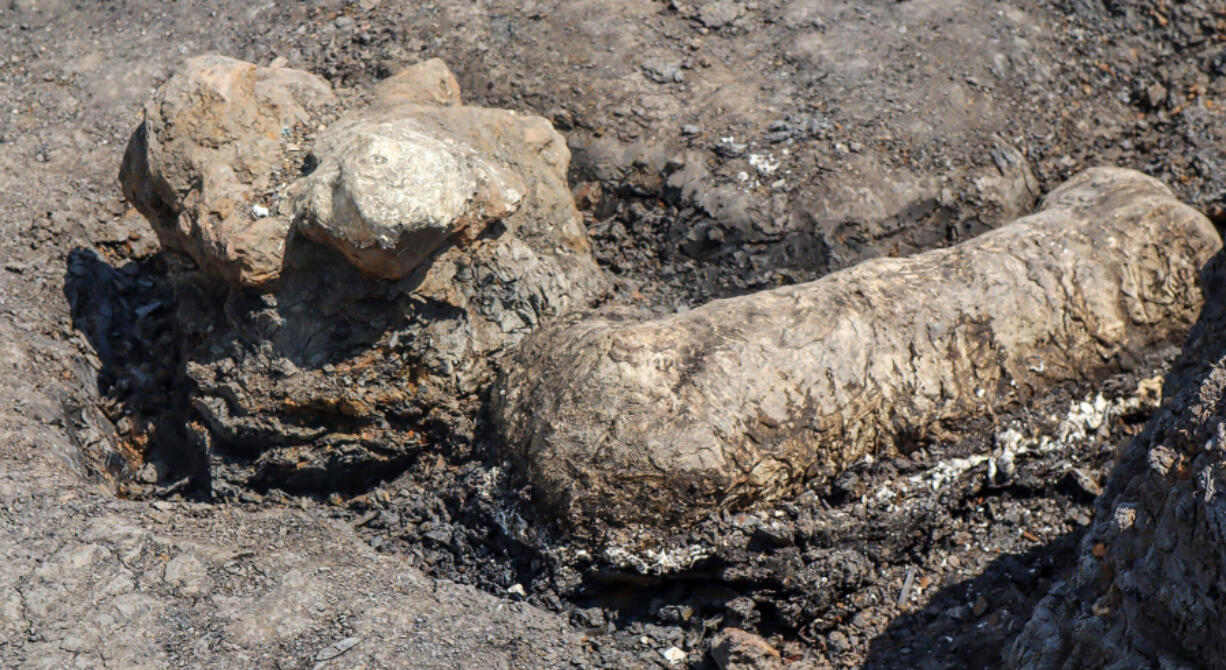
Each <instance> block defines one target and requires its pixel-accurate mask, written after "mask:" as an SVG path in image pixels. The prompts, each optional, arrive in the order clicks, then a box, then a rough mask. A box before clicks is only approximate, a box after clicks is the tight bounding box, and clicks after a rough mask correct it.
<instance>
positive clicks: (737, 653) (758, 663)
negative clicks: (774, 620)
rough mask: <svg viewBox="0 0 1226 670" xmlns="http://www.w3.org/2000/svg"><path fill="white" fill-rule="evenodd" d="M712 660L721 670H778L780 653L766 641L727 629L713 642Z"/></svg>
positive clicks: (736, 630) (751, 634)
mask: <svg viewBox="0 0 1226 670" xmlns="http://www.w3.org/2000/svg"><path fill="white" fill-rule="evenodd" d="M711 658H712V659H713V660H714V661H715V665H717V666H718V667H719V669H720V670H776V669H777V668H782V667H784V666H783V660H782V658H780V654H779V651H778V650H777V649H775V648H774V647H772V646H770V645H769V644H767V642H766V640H763V639H762V638H761V637H758V636H757V635H754V634H753V633H750V632H747V631H743V630H741V629H739V628H725V629H723V630H722V631H720V632H719V634H718V635H716V636H715V638H714V639H713V640H712V641H711Z"/></svg>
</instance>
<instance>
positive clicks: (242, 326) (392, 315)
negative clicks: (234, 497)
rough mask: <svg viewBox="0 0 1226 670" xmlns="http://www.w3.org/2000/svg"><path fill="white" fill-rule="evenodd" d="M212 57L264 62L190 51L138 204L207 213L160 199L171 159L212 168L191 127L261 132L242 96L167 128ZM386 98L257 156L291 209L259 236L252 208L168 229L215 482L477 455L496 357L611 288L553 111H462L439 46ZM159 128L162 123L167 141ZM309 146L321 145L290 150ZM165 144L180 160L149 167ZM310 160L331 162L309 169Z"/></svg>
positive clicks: (212, 197) (221, 196)
mask: <svg viewBox="0 0 1226 670" xmlns="http://www.w3.org/2000/svg"><path fill="white" fill-rule="evenodd" d="M201 63H206V64H208V63H212V65H210V66H209V67H212V68H221V70H223V71H226V72H232V73H238V74H242V73H245V72H250V71H252V70H253V69H254V71H255V72H257V73H258V72H260V71H262V69H260V68H255V66H252V65H250V64H247V63H241V62H239V61H233V60H230V59H220V58H217V57H205V59H203V60H201V59H193V60H191V61H189V62H188V65H187V67H186V68H185V69H184V72H183V73H182V74H179V75H175V77H172V78H171V82H170V83H168V84H167V85H166V87H164V88H163V89H161V90H159V92H158V93H157V94H156V95H155V98H154V101H153V102H151V103H150V104H149V105H148V106H147V111H146V123H145V128H144V130H142V131H141V132H138V133H137V134H136V136H135V137H134V139H133V143H132V146H131V147H130V149H129V152H128V155H129V160H128V162H127V163H126V164H125V168H124V171H123V181H124V185H125V192H126V193H129V194H130V195H129V197H132V198H144V199H139V200H137V202H138V203H142V204H143V205H144V206H143V209H144V210H148V211H149V212H150V213H152V214H154V215H159V214H167V216H168V218H170V219H171V220H174V221H180V222H182V221H186V220H188V219H191V217H192V216H195V215H194V214H192V213H191V212H192V211H194V210H190V209H181V210H180V209H176V208H180V207H181V206H182V205H181V203H179V201H177V200H173V199H169V198H166V197H164V196H165V194H164V193H163V191H162V190H160V189H159V188H158V184H160V182H159V181H158V177H157V175H159V174H162V173H163V172H164V170H161V169H160V168H156V166H158V165H196V163H193V162H192V161H193V160H195V157H196V156H198V155H201V154H200V151H201V150H200V149H199V147H198V143H197V142H196V135H195V134H193V133H194V130H193V129H197V128H202V127H206V126H216V127H219V128H231V127H235V128H239V130H243V129H245V128H246V126H235V123H234V122H233V121H232V120H231V119H230V118H229V115H239V116H240V117H241V116H242V115H243V114H248V113H249V112H251V109H249V106H248V103H247V102H244V100H243V99H238V98H234V99H230V100H228V101H224V100H222V99H221V98H218V97H217V96H205V95H202V96H201V99H202V100H203V101H204V102H202V103H201V104H200V105H197V106H195V107H192V108H190V109H188V110H187V111H183V112H182V113H180V114H178V115H177V116H175V117H174V118H175V123H174V124H167V125H165V126H163V125H161V124H160V122H156V119H155V114H154V111H156V110H164V109H167V104H168V103H167V102H166V101H167V100H168V99H170V98H171V97H173V96H172V94H173V93H174V91H178V90H180V89H183V88H186V89H188V90H193V91H194V90H197V89H198V88H200V86H199V85H197V84H195V83H193V82H194V81H195V78H198V75H197V73H198V72H199V71H200V69H201V67H202V66H201ZM272 72H273V73H274V74H275V76H276V77H278V78H295V79H302V78H304V77H311V75H307V74H306V73H294V71H291V70H286V69H284V68H274V69H272ZM244 76H245V75H244ZM269 76H272V75H269ZM279 80H280V79H278V81H279ZM210 90H211V89H210ZM369 93H370V95H369V96H368V98H369V100H370V104H368V105H363V106H355V108H353V109H349V110H347V111H346V112H345V113H344V115H342V116H340V117H339V118H337V119H336V120H335V121H333V122H332V123H331V124H325V123H323V121H325V120H326V119H327V118H331V117H329V116H326V115H324V116H321V117H319V118H315V117H311V118H307V119H306V122H305V123H303V124H302V126H300V127H297V129H296V130H295V129H291V130H293V131H294V132H297V133H301V134H302V135H301V136H293V133H291V136H290V137H287V136H284V134H283V135H282V136H281V137H280V138H279V139H278V140H276V141H274V142H272V143H271V144H270V145H269V147H271V148H269V152H270V156H272V158H269V159H268V160H265V161H263V162H258V163H257V162H252V164H251V172H252V174H251V176H250V180H251V182H252V183H253V184H258V185H260V187H261V188H263V189H265V190H264V191H263V192H264V193H272V194H273V195H274V196H275V197H274V198H272V200H271V201H269V204H268V205H267V206H266V209H267V210H268V216H266V217H264V218H265V219H269V220H271V219H276V220H277V221H280V222H281V223H282V224H283V225H278V226H276V227H270V228H267V229H261V230H265V232H269V231H271V232H270V234H268V235H263V236H260V237H259V238H258V240H256V242H258V244H254V245H250V244H249V245H247V246H242V243H244V242H245V241H250V240H251V239H252V238H251V236H250V235H249V232H250V229H249V228H245V227H244V222H248V223H249V222H250V217H246V215H244V217H245V218H241V219H235V220H233V221H230V220H227V221H230V223H227V224H226V225H224V226H214V227H213V228H209V229H205V228H204V227H201V226H195V227H193V226H186V227H183V228H182V229H174V230H173V231H171V230H170V229H168V228H167V227H165V226H162V227H159V229H158V230H159V233H162V240H163V244H164V246H165V248H166V249H167V250H168V251H170V252H171V255H172V256H174V257H175V261H174V262H173V263H172V280H173V281H174V282H175V297H176V300H177V303H178V305H177V310H178V312H177V316H178V319H179V324H180V328H181V331H182V333H181V334H182V340H181V341H182V343H183V351H182V355H183V358H184V360H185V365H184V367H185V370H184V371H185V373H186V376H187V377H188V378H189V379H190V380H191V382H192V386H193V388H192V390H191V393H190V398H189V403H190V410H189V412H188V416H187V424H188V425H187V433H188V435H187V441H188V442H189V443H190V444H193V445H195V446H196V450H197V452H198V453H199V456H200V458H201V461H202V462H207V467H208V472H207V476H208V479H209V481H211V482H212V486H213V487H214V490H218V489H224V488H225V487H227V486H230V485H247V484H257V485H270V486H284V487H289V488H293V487H318V486H321V485H322V486H330V487H339V486H349V485H353V484H355V483H364V482H369V481H371V479H372V478H377V477H381V476H388V475H389V473H395V472H397V468H402V467H404V464H405V463H407V462H409V461H410V460H411V459H412V458H414V457H415V455H416V454H417V453H418V451H419V450H420V449H421V447H422V446H423V445H425V444H431V445H435V446H439V447H441V448H442V449H443V451H444V452H446V453H448V454H449V455H455V456H456V457H458V458H463V457H464V454H465V453H467V452H466V450H467V449H469V448H470V447H471V442H472V439H473V436H474V433H475V430H476V428H475V426H476V424H475V422H476V420H477V417H478V415H479V414H480V407H481V405H482V403H483V402H484V398H485V394H486V389H487V388H488V387H489V386H490V385H491V384H492V382H493V379H494V374H495V373H494V368H493V365H494V360H495V359H496V357H497V356H498V354H499V353H500V352H501V351H502V350H503V349H504V348H505V347H507V346H509V345H510V344H513V343H514V342H517V341H518V340H519V338H521V337H523V336H524V335H525V334H527V333H528V332H529V331H530V330H531V329H533V328H535V327H536V326H538V325H539V324H540V323H541V322H543V321H544V320H546V319H548V318H551V317H553V316H556V315H559V314H563V313H565V312H567V311H569V310H571V309H576V308H585V307H588V306H589V305H590V304H591V301H593V300H594V299H595V298H596V297H597V296H598V295H600V294H601V293H602V292H603V291H604V290H605V279H604V277H603V275H602V274H601V272H600V270H599V268H598V267H597V266H596V263H595V261H594V260H593V259H592V256H591V253H590V249H589V246H588V239H587V233H586V231H585V229H584V228H583V225H582V219H581V218H580V216H579V213H578V210H577V209H576V208H575V205H574V201H573V199H572V198H571V194H570V190H569V188H568V186H567V184H566V171H567V167H568V166H569V161H570V153H569V151H568V150H567V148H566V142H565V140H564V139H563V138H562V136H561V135H559V134H558V133H557V132H555V131H554V130H553V128H552V127H551V126H550V125H549V122H548V121H546V120H544V119H542V118H539V117H535V116H530V115H520V114H516V113H514V112H511V111H508V110H501V109H487V108H481V107H470V106H465V105H462V104H461V102H460V93H459V88H458V86H457V85H456V82H455V78H454V77H453V76H452V75H451V73H450V72H449V71H448V70H447V68H446V66H445V65H443V63H442V62H441V61H438V60H431V61H426V62H423V63H419V64H417V65H414V66H412V67H410V68H408V69H407V70H405V71H404V72H402V73H400V74H398V75H395V76H393V77H390V78H388V79H386V80H384V82H381V83H380V84H379V85H377V86H376V87H375V88H374V90H372V91H370V92H369ZM193 99H195V98H193ZM341 104H344V103H338V105H341ZM176 109H177V108H176ZM333 111H338V110H336V109H335V108H333ZM189 112H190V113H189ZM244 118H245V117H244ZM320 126H326V127H323V128H321V127H320ZM239 130H235V131H234V132H232V133H230V134H228V135H225V137H226V138H229V139H227V140H226V141H227V142H231V143H232V144H236V145H237V146H234V147H230V148H227V149H225V152H233V151H242V150H245V149H243V147H246V146H247V145H246V144H245V143H244V141H243V139H242V132H239ZM243 132H245V130H244V131H243ZM278 132H280V128H278ZM175 133H181V134H183V137H184V138H186V139H183V138H180V137H179V136H178V135H175ZM146 134H147V135H148V136H149V138H153V137H154V136H156V137H157V138H158V143H157V144H156V148H157V151H156V152H155V151H154V147H155V145H154V144H153V142H152V139H149V140H148V141H146V138H145V135H146ZM212 136H213V135H209V137H212ZM236 138H237V139H236ZM278 142H279V143H280V144H278ZM290 144H293V145H295V146H298V147H300V148H299V149H294V148H292V147H290V146H289V145H290ZM225 146H229V145H225ZM261 146H262V145H261ZM305 146H310V154H309V156H310V158H309V159H307V160H303V159H306V158H307V155H306V154H305V153H303V154H296V153H294V151H305ZM158 152H160V153H158ZM219 152H220V150H219ZM225 152H221V153H225ZM287 152H288V153H287ZM215 153H217V152H215ZM155 154H156V155H158V156H162V158H159V159H158V160H157V161H154V160H152V158H150V160H145V157H146V156H149V157H153V156H154V155H155ZM227 155H228V154H227ZM286 156H289V157H291V158H296V159H297V162H296V163H295V162H293V161H288V162H287V160H286ZM205 158H207V159H208V160H210V161H211V160H214V159H217V156H216V155H214V154H205ZM274 159H275V160H274ZM201 160H204V159H201ZM287 164H289V165H290V166H291V168H292V169H290V170H288V171H287V170H286V169H284V166H285V165H287ZM303 164H305V165H307V166H308V167H309V166H311V165H314V169H313V170H311V171H309V172H308V173H307V174H305V175H299V167H300V166H301V165H303ZM274 168H277V169H279V170H280V171H279V172H275V174H274ZM160 170H161V171H160ZM259 170H268V171H269V174H265V173H258V171H259ZM257 173H258V174H257ZM213 186H215V184H214V182H210V181H208V180H207V179H206V180H204V181H203V182H202V183H200V184H197V185H196V186H194V188H198V189H199V190H200V194H199V196H200V197H201V198H202V199H203V200H205V201H210V202H215V201H219V200H226V201H227V202H231V201H233V202H238V201H239V200H237V199H240V198H248V197H251V193H250V192H249V191H248V190H243V191H225V190H222V191H216V192H214V191H212V190H211V189H212V188H213ZM223 186H224V185H223ZM253 188H254V187H253ZM175 193H178V191H175ZM193 197H194V196H193ZM242 202H247V201H242ZM234 207H235V211H238V205H234ZM246 209H250V207H247V208H246ZM172 215H173V216H172ZM291 221H292V222H293V225H292V227H291V225H290V224H289V222H291ZM231 223H232V224H233V225H230V224H231ZM272 232H275V234H272ZM172 233H173V234H172ZM253 248H254V249H258V250H259V251H260V253H259V258H260V259H262V260H261V265H260V267H261V268H262V269H261V271H260V272H258V273H247V274H243V273H238V272H231V271H229V270H228V268H230V267H231V265H232V264H229V263H228V261H227V259H228V256H227V254H229V253H230V252H232V251H234V250H235V249H245V250H251V249H253ZM184 255H186V256H188V257H190V258H191V259H192V260H193V261H195V262H194V263H191V262H184V261H183V258H182V256H184ZM250 256H251V254H247V257H250ZM219 280H220V281H219ZM233 456H239V457H238V458H234V457H233ZM202 474H204V473H202Z"/></svg>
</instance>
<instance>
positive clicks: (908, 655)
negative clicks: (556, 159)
mask: <svg viewBox="0 0 1226 670" xmlns="http://www.w3.org/2000/svg"><path fill="white" fill-rule="evenodd" d="M1081 535H1082V531H1080V530H1079V531H1075V532H1070V533H1065V534H1064V535H1061V536H1059V537H1057V538H1056V539H1055V540H1052V541H1051V542H1048V543H1046V544H1042V545H1039V546H1036V547H1034V548H1033V549H1030V550H1029V551H1026V552H1023V553H1018V554H1004V555H1002V556H1000V557H999V558H997V559H996V560H994V561H992V562H991V563H989V564H988V566H987V568H986V569H985V570H984V571H983V572H981V573H980V574H978V575H976V576H974V577H973V578H971V579H967V580H964V581H960V582H957V583H955V584H953V585H951V586H946V587H945V588H942V589H940V590H939V591H937V592H936V593H935V594H934V595H933V596H932V598H930V599H929V600H928V602H927V604H926V605H925V606H924V607H923V609H920V610H916V611H913V612H909V613H907V614H903V615H901V616H899V617H897V618H895V619H894V620H893V621H892V622H891V623H890V625H889V627H888V628H886V630H885V631H884V632H882V634H881V635H879V636H877V638H876V639H874V640H873V641H872V643H871V644H870V645H869V652H868V657H867V659H866V660H865V664H864V667H865V668H874V669H878V670H887V669H891V670H892V669H895V668H897V669H899V670H901V669H904V668H906V669H908V670H909V669H913V668H914V669H928V668H932V669H936V668H998V667H1000V666H1001V664H1002V663H1003V657H1004V655H1005V654H1007V653H1008V650H1009V646H1010V645H1011V644H1012V643H1013V640H1014V638H1016V637H1017V635H1018V634H1019V633H1020V632H1021V631H1022V627H1023V626H1025V625H1026V621H1027V620H1028V619H1029V618H1030V614H1031V612H1032V611H1033V610H1034V606H1035V605H1036V604H1037V603H1038V602H1039V600H1040V599H1041V598H1042V597H1043V596H1044V595H1046V594H1047V592H1048V590H1049V589H1050V587H1051V585H1052V584H1053V583H1055V582H1057V581H1060V580H1062V579H1064V578H1065V577H1066V576H1067V575H1068V574H1069V573H1070V572H1071V570H1072V569H1073V568H1074V567H1075V566H1076V562H1077V547H1078V544H1079V543H1080V540H1081Z"/></svg>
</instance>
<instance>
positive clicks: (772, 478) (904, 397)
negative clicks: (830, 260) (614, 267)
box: [494, 168, 1221, 525]
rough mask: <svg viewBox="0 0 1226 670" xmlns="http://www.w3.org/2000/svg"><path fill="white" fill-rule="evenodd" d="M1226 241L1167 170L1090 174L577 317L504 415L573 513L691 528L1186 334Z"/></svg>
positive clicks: (545, 488)
mask: <svg viewBox="0 0 1226 670" xmlns="http://www.w3.org/2000/svg"><path fill="white" fill-rule="evenodd" d="M1220 246H1221V241H1220V239H1219V238H1218V235H1217V233H1216V231H1215V230H1214V228H1213V226H1212V225H1211V224H1210V223H1209V222H1208V221H1207V220H1206V219H1205V218H1204V217H1203V216H1202V215H1200V214H1199V213H1197V212H1196V211H1194V210H1193V209H1191V208H1190V207H1187V206H1185V205H1183V204H1180V203H1179V202H1178V201H1177V200H1176V199H1175V198H1174V196H1173V195H1172V194H1171V192H1170V191H1169V190H1168V189H1167V188H1166V187H1165V186H1164V185H1162V184H1161V183H1159V182H1158V181H1156V180H1154V179H1151V178H1149V177H1146V176H1144V175H1142V174H1140V173H1137V172H1133V171H1130V170H1122V169H1111V168H1098V169H1093V170H1089V171H1086V172H1083V173H1081V174H1080V175H1078V176H1076V177H1075V178H1073V179H1072V180H1071V181H1069V182H1067V183H1066V184H1064V185H1063V186H1061V187H1060V188H1058V189H1056V190H1055V191H1054V192H1052V193H1051V194H1050V195H1048V196H1047V198H1046V199H1045V201H1044V204H1043V206H1042V207H1041V209H1040V210H1039V211H1038V212H1036V213H1035V214H1033V215H1031V216H1027V217H1024V218H1022V219H1019V220H1017V221H1015V222H1013V223H1012V224H1010V225H1007V226H1004V227H1002V228H1000V229H997V230H995V231H993V232H990V233H987V234H985V235H982V236H980V237H978V238H975V239H972V240H970V241H967V242H965V243H963V244H959V245H957V246H954V247H950V248H946V249H939V250H935V251H930V252H927V253H923V254H919V255H916V256H913V257H910V258H878V259H874V260H871V261H868V262H865V263H863V264H861V265H858V266H855V267H852V268H850V269H847V270H844V271H842V272H837V273H834V274H831V275H828V276H826V277H824V278H822V279H819V280H817V281H814V282H811V283H807V284H801V285H797V286H790V287H786V288H780V289H775V290H771V291H765V292H762V293H757V294H753V295H747V296H743V297H739V298H734V299H729V300H719V301H715V302H712V303H709V304H707V305H704V306H702V307H700V308H698V309H694V310H692V311H689V312H685V313H681V314H675V315H672V316H668V317H665V318H659V319H655V320H650V321H642V320H638V319H636V318H635V316H634V315H633V313H631V312H628V311H625V310H620V311H619V310H611V311H604V312H598V313H596V314H594V315H593V314H587V315H576V316H571V317H568V318H566V319H563V320H561V321H560V322H559V323H556V324H554V325H553V326H550V327H547V328H544V329H542V330H540V331H537V332H536V333H534V334H533V335H532V336H530V337H529V338H528V339H527V340H525V342H524V344H523V345H522V346H521V348H520V349H519V350H518V352H517V353H516V354H515V357H514V360H512V361H511V362H510V364H508V365H506V366H505V368H504V369H505V370H507V372H506V373H505V374H504V376H503V378H502V379H501V380H500V384H501V386H500V388H499V389H497V390H496V392H495V399H494V402H495V407H494V416H495V420H496V422H497V425H498V427H499V430H500V432H501V437H502V439H503V440H504V442H505V445H504V446H505V448H506V449H507V450H508V452H509V455H510V456H511V457H512V458H513V459H514V460H515V461H517V462H518V464H519V465H520V466H521V467H522V469H523V470H524V471H525V472H526V474H527V476H528V478H529V480H530V481H531V482H532V484H533V485H534V489H535V494H536V495H537V497H538V498H539V499H540V500H541V501H542V502H543V503H544V504H545V505H546V506H548V507H550V508H552V509H553V510H555V511H556V512H557V513H558V515H559V516H560V517H562V518H564V519H569V520H571V521H572V522H573V523H582V522H583V521H584V520H585V519H589V518H593V517H595V518H600V519H603V520H605V521H611V522H636V523H639V522H641V523H650V524H660V525H663V524H668V523H673V522H677V521H684V520H687V519H692V518H694V517H696V516H697V515H701V514H703V513H707V512H709V511H711V510H714V509H717V508H719V507H722V506H730V505H736V504H740V503H745V502H750V501H755V500H762V499H771V498H776V497H779V496H781V495H785V494H788V493H790V492H794V491H795V490H796V489H797V488H798V487H799V486H801V485H802V483H804V482H806V481H809V480H812V479H813V478H815V477H816V478H821V477H829V476H831V475H833V474H835V473H837V472H838V471H839V470H840V469H842V468H844V467H846V466H847V465H849V464H850V463H852V462H854V461H855V460H857V459H860V458H862V457H863V456H865V455H866V454H870V453H874V452H886V453H888V452H890V451H891V450H893V449H895V447H896V445H898V444H899V443H900V440H908V441H909V440H915V439H923V438H924V436H925V435H927V434H929V433H930V431H932V430H933V429H934V428H935V427H937V426H938V425H946V426H949V425H956V424H957V423H958V422H961V421H964V420H967V419H971V418H974V417H976V416H981V415H984V414H987V413H989V412H991V411H993V410H997V409H1000V408H1002V407H1005V406H1007V405H1008V404H1009V403H1012V402H1016V401H1017V400H1019V399H1024V398H1026V397H1029V396H1030V395H1032V394H1033V393H1035V392H1037V391H1042V390H1044V389H1048V388H1050V387H1052V386H1053V385H1055V384H1059V383H1063V382H1070V381H1080V380H1090V379H1093V378H1095V377H1096V376H1099V375H1101V374H1103V373H1105V372H1107V371H1109V370H1110V369H1111V368H1113V367H1117V366H1118V365H1119V364H1120V362H1121V361H1126V360H1128V358H1129V357H1131V356H1133V355H1137V354H1139V353H1140V352H1142V351H1143V350H1145V349H1146V348H1148V347H1151V346H1152V345H1154V344H1156V343H1158V342H1161V341H1166V340H1170V339H1172V338H1174V337H1178V336H1180V335H1181V334H1182V333H1183V332H1184V331H1185V330H1186V328H1187V327H1188V326H1189V324H1190V323H1191V322H1192V320H1193V319H1194V318H1195V315H1196V313H1197V311H1198V308H1199V306H1200V304H1201V300H1202V298H1201V292H1200V289H1199V286H1198V281H1197V276H1198V271H1199V269H1200V267H1201V266H1202V265H1203V264H1204V263H1205V262H1206V261H1207V260H1208V259H1209V257H1210V256H1211V255H1212V254H1213V253H1214V252H1216V251H1217V250H1218V249H1219V248H1220Z"/></svg>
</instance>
